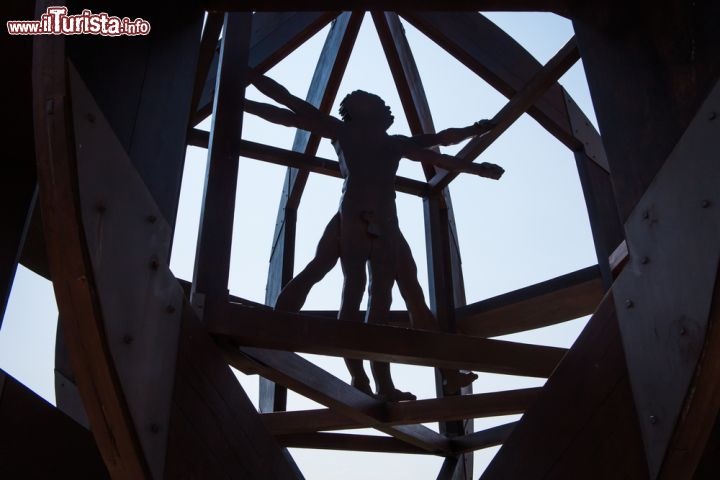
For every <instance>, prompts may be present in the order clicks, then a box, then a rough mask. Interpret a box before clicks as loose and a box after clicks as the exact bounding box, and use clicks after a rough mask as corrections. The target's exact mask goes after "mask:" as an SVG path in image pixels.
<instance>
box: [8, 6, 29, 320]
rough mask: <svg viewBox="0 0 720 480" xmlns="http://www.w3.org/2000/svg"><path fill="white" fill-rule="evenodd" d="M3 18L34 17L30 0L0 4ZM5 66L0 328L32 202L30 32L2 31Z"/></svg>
mask: <svg viewBox="0 0 720 480" xmlns="http://www.w3.org/2000/svg"><path fill="white" fill-rule="evenodd" d="M4 7H5V11H4V12H3V15H4V16H6V18H8V19H29V18H34V13H35V12H34V8H33V7H34V5H33V2H22V1H14V2H8V3H7V4H6V5H4ZM0 42H2V43H0V47H2V52H3V56H4V57H5V62H6V65H12V68H13V74H12V75H9V74H8V75H5V78H4V79H3V88H4V89H5V91H6V92H7V94H6V95H4V97H5V100H4V102H3V103H4V112H3V114H4V117H5V118H6V119H7V121H5V122H4V127H3V138H4V139H5V141H4V142H3V145H4V151H3V158H4V159H5V161H4V162H3V163H4V169H3V173H2V175H0V205H2V206H3V218H2V234H0V327H2V319H3V317H4V316H5V307H6V305H7V301H8V298H9V297H10V290H11V289H12V284H13V280H14V278H15V270H16V268H17V264H18V261H19V260H20V253H21V251H22V249H23V245H24V243H25V237H26V233H27V231H28V227H29V225H30V219H31V215H32V212H33V207H34V205H35V191H36V188H37V179H36V174H35V145H34V141H33V140H34V139H33V117H32V108H31V107H30V105H32V82H31V71H32V69H31V62H32V36H24V35H23V36H12V37H11V36H10V35H3V36H2V40H0Z"/></svg>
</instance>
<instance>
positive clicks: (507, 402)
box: [261, 388, 541, 435]
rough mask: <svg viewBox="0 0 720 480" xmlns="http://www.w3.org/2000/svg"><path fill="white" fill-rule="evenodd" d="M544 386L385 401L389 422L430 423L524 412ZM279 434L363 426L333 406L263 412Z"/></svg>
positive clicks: (396, 423) (391, 423) (387, 422)
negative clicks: (396, 401)
mask: <svg viewBox="0 0 720 480" xmlns="http://www.w3.org/2000/svg"><path fill="white" fill-rule="evenodd" d="M540 390H541V389H540V388H526V389H520V390H509V391H506V392H492V393H478V394H474V395H472V394H471V395H458V396H448V397H444V398H431V399H427V400H415V401H411V402H400V403H388V404H386V405H385V410H386V411H385V416H384V418H383V420H384V422H383V423H385V424H386V425H403V424H412V423H428V422H438V421H448V420H461V419H465V418H480V417H493V416H499V415H513V414H517V413H522V412H524V411H525V409H526V408H527V407H528V406H529V405H530V404H531V403H532V402H533V401H534V400H535V399H536V398H537V397H538V396H539V395H540ZM261 418H262V420H263V422H265V425H266V426H267V427H268V428H269V429H270V431H271V432H273V433H274V434H275V435H286V434H290V433H309V432H317V431H323V430H325V431H327V430H345V429H350V428H362V427H365V426H366V425H363V424H359V423H357V422H356V421H354V420H351V419H349V418H348V417H346V416H344V415H341V414H339V413H337V412H334V411H332V410H329V409H320V410H300V411H292V412H278V413H268V414H263V415H261Z"/></svg>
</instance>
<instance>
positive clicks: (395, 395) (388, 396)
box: [377, 388, 417, 402]
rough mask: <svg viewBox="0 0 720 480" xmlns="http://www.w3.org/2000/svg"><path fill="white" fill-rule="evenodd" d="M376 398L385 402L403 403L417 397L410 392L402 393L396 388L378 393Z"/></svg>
mask: <svg viewBox="0 0 720 480" xmlns="http://www.w3.org/2000/svg"><path fill="white" fill-rule="evenodd" d="M377 398H379V399H380V400H384V401H386V402H403V401H405V400H416V399H417V397H416V396H415V395H413V394H412V393H410V392H403V391H402V390H398V389H397V388H393V389H392V390H387V391H378V393H377Z"/></svg>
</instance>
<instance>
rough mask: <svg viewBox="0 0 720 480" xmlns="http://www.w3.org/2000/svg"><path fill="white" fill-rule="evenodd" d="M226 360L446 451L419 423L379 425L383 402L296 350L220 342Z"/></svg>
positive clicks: (442, 442) (441, 438) (389, 430)
mask: <svg viewBox="0 0 720 480" xmlns="http://www.w3.org/2000/svg"><path fill="white" fill-rule="evenodd" d="M223 348H224V351H225V355H226V357H227V359H228V362H229V363H230V364H231V365H233V366H237V368H243V367H244V366H245V365H246V364H247V362H248V361H251V362H253V363H254V364H255V365H254V367H253V368H254V369H255V370H256V371H258V372H259V373H260V374H261V375H262V376H263V377H265V378H268V379H270V380H272V381H273V382H276V383H280V384H282V385H285V386H286V387H287V388H291V389H292V390H294V391H296V392H297V393H299V394H301V395H303V396H305V397H308V398H310V399H311V400H314V401H316V402H318V403H320V404H323V405H325V406H326V407H330V408H332V409H333V410H336V411H337V412H339V413H341V414H342V415H346V416H347V417H349V418H351V419H353V420H356V421H358V422H361V423H366V424H368V425H370V426H371V427H373V428H377V429H378V430H380V431H381V432H384V433H387V434H388V435H392V436H393V437H396V438H398V439H400V440H403V441H405V442H407V443H409V444H411V445H415V446H416V447H419V448H422V449H424V450H427V451H428V452H430V453H436V454H447V453H448V452H449V442H448V440H447V438H445V437H444V436H442V435H440V434H438V433H435V432H434V431H432V430H430V429H429V428H427V427H424V426H422V425H400V426H391V427H389V426H385V425H383V411H384V403H383V402H381V401H379V400H377V399H375V398H373V397H371V396H369V395H367V394H365V393H363V392H361V391H360V390H358V389H356V388H354V387H351V386H350V385H348V384H346V383H345V382H343V381H341V380H340V379H338V378H336V377H334V376H333V375H331V374H329V373H328V372H326V371H325V370H323V369H321V368H319V367H317V366H316V365H314V364H312V363H311V362H309V361H307V360H305V359H303V358H302V357H300V356H298V355H297V354H294V353H290V352H280V351H273V350H265V349H260V348H252V347H240V348H237V347H234V346H228V345H224V346H223Z"/></svg>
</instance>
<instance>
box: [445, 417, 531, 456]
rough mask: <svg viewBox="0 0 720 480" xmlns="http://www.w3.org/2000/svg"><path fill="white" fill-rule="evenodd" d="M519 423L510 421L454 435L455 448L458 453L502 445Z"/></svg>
mask: <svg viewBox="0 0 720 480" xmlns="http://www.w3.org/2000/svg"><path fill="white" fill-rule="evenodd" d="M518 423H519V422H510V423H506V424H504V425H498V426H497V427H492V428H488V429H486V430H480V431H479V432H473V433H468V434H467V435H463V436H461V437H454V438H453V439H452V440H451V442H452V447H453V450H455V451H456V452H457V453H468V452H474V451H476V450H481V449H483V448H489V447H494V446H497V445H500V444H502V443H503V442H505V440H507V439H508V437H510V434H511V433H512V431H513V430H514V429H515V427H516V426H517V424H518Z"/></svg>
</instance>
